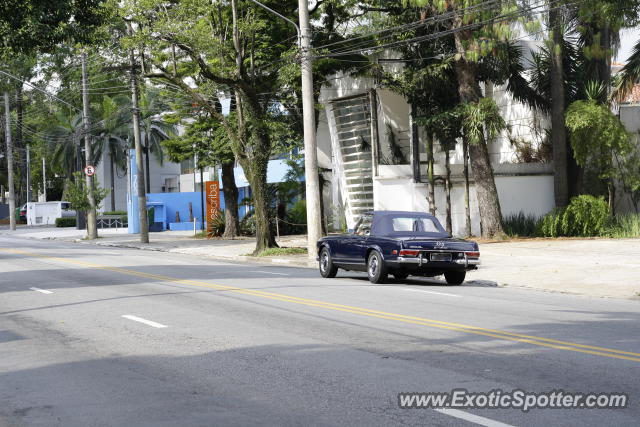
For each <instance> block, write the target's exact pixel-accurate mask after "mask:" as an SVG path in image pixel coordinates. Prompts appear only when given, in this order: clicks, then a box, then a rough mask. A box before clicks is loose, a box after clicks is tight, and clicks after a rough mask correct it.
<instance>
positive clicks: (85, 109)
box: [82, 52, 98, 239]
mask: <svg viewBox="0 0 640 427" xmlns="http://www.w3.org/2000/svg"><path fill="white" fill-rule="evenodd" d="M88 80H89V79H88V77H87V53H86V52H82V124H83V127H84V160H85V166H89V165H90V164H91V158H92V157H93V155H92V153H91V135H90V134H89V82H88ZM85 178H86V183H87V199H89V211H88V212H87V237H88V238H89V239H97V238H98V226H97V224H96V199H95V197H94V194H93V190H94V187H93V175H91V176H90V175H88V174H85Z"/></svg>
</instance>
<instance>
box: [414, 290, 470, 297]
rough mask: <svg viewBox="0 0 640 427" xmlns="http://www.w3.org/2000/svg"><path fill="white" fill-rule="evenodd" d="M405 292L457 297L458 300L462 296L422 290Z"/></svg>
mask: <svg viewBox="0 0 640 427" xmlns="http://www.w3.org/2000/svg"><path fill="white" fill-rule="evenodd" d="M402 290H403V291H411V292H422V293H425V294H435V295H444V296H447V297H456V298H460V297H461V296H462V295H456V294H447V293H445V292H436V291H423V290H422V289H404V288H403V289H402Z"/></svg>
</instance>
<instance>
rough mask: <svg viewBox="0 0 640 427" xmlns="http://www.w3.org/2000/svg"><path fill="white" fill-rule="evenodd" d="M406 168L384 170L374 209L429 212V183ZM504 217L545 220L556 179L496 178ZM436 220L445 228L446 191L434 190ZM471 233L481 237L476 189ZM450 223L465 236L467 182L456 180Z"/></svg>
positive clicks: (375, 187) (471, 197)
mask: <svg viewBox="0 0 640 427" xmlns="http://www.w3.org/2000/svg"><path fill="white" fill-rule="evenodd" d="M407 169H408V168H407V167H405V166H404V165H400V166H381V168H380V174H381V175H382V177H377V178H375V179H374V181H373V191H374V209H376V210H406V211H418V212H428V210H429V204H428V202H427V195H428V187H427V184H426V183H422V182H420V183H414V182H413V181H412V179H411V178H410V176H409V173H408V172H407ZM495 180H496V187H497V189H498V197H499V199H500V208H501V210H502V215H503V216H507V215H512V214H518V213H520V212H523V213H524V214H526V215H535V216H538V217H539V216H542V215H544V214H546V213H547V212H549V211H550V210H551V209H553V207H554V206H555V203H554V198H553V175H547V174H540V175H526V176H518V175H498V176H496V177H495ZM435 199H436V216H437V217H438V219H439V220H440V222H442V225H443V226H444V225H445V221H446V199H445V193H444V187H443V186H442V185H441V184H437V185H436V188H435ZM469 205H470V210H471V231H472V233H473V234H474V235H479V234H480V212H479V209H478V200H477V197H476V191H475V186H474V185H473V183H471V186H470V189H469ZM451 222H452V228H453V234H454V235H457V236H462V235H464V234H465V205H464V181H462V180H460V179H456V180H454V181H453V182H452V188H451Z"/></svg>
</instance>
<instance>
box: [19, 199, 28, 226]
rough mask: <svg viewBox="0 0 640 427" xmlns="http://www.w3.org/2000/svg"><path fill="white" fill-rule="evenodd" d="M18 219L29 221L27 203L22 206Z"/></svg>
mask: <svg viewBox="0 0 640 427" xmlns="http://www.w3.org/2000/svg"><path fill="white" fill-rule="evenodd" d="M18 221H20V222H27V204H26V203H25V204H24V205H22V207H21V208H20V214H19V215H18Z"/></svg>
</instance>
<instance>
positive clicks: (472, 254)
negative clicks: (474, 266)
mask: <svg viewBox="0 0 640 427" xmlns="http://www.w3.org/2000/svg"><path fill="white" fill-rule="evenodd" d="M465 254H467V258H480V252H465Z"/></svg>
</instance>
